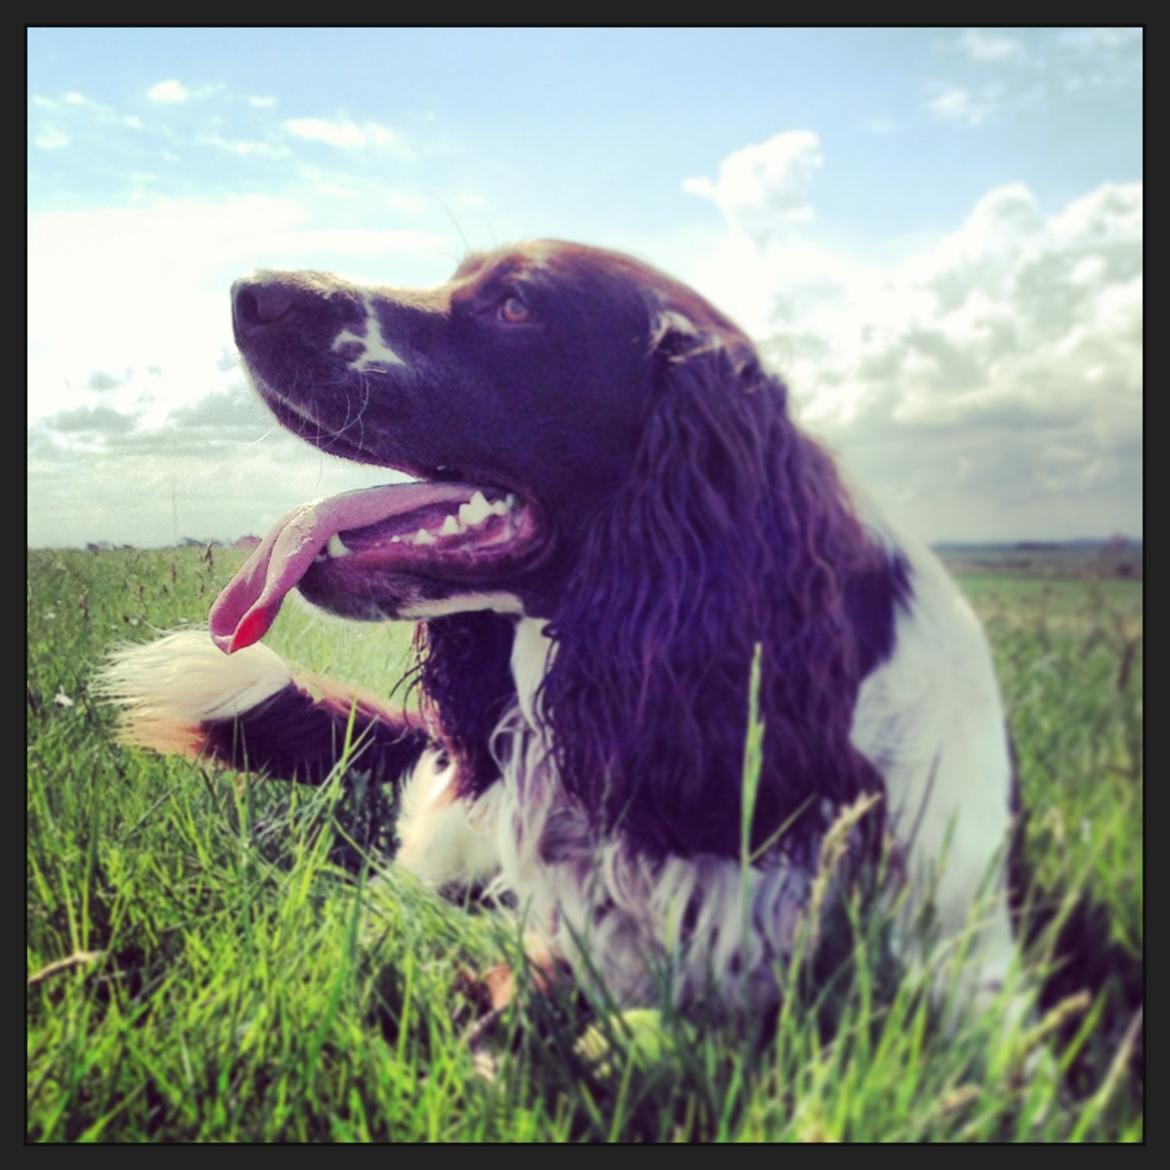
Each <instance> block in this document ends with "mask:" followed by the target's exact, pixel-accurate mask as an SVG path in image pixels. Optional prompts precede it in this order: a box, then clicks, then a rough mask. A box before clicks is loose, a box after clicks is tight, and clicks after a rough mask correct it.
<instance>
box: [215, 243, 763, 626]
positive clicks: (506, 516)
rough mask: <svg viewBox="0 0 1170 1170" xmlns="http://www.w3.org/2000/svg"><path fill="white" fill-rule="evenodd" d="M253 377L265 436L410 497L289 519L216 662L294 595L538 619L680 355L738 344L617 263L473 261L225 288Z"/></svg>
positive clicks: (659, 284)
mask: <svg viewBox="0 0 1170 1170" xmlns="http://www.w3.org/2000/svg"><path fill="white" fill-rule="evenodd" d="M232 314H233V324H234V328H235V336H236V341H237V344H238V346H239V348H240V352H241V354H242V355H243V359H244V362H245V365H246V368H247V370H248V372H249V374H250V376H251V379H252V381H253V383H254V384H255V386H256V388H257V390H258V391H259V393H260V395H261V396H262V397H263V399H264V401H265V402H266V403H267V404H268V406H269V408H270V409H271V410H272V411H273V413H274V414H275V415H276V417H277V419H278V420H279V421H280V422H281V423H282V424H284V425H285V426H286V427H288V428H289V429H290V430H292V431H294V432H295V433H296V434H298V435H301V436H302V437H304V438H305V439H308V440H309V441H310V442H312V443H314V444H316V445H317V446H319V447H321V448H322V449H323V450H325V451H327V452H330V453H331V454H335V455H339V456H342V457H344V458H347V459H352V460H356V461H358V462H361V463H368V464H372V465H376V466H379V467H385V468H387V469H394V470H397V471H402V472H406V473H408V474H410V475H412V476H414V477H417V480H418V481H419V482H417V483H414V484H409V485H403V484H398V485H393V486H389V487H385V488H372V489H369V490H366V491H360V492H353V493H348V494H347V495H345V496H340V497H336V498H335V499H333V500H328V501H322V502H320V503H317V504H313V505H306V506H304V507H302V508H300V509H297V510H295V511H294V512H292V513H290V514H289V515H288V516H287V517H285V519H284V520H282V521H281V523H280V524H279V525H278V526H277V528H276V529H274V531H273V532H272V533H270V534H269V537H268V538H267V539H266V540H265V541H264V543H263V544H262V545H261V548H260V549H259V550H257V554H256V556H255V557H254V558H253V561H252V562H250V564H249V567H248V568H247V569H246V570H245V572H244V573H243V574H241V576H240V577H239V578H237V581H236V582H234V583H233V586H232V587H230V588H229V590H228V591H227V592H226V593H225V595H224V597H223V598H222V599H221V601H220V603H219V604H218V605H217V607H216V609H215V610H214V611H213V614H212V630H213V634H215V636H216V639H217V641H218V642H219V643H220V645H221V646H223V647H224V648H225V649H226V648H235V647H236V646H241V645H246V644H247V643H248V642H250V641H254V640H255V639H256V638H258V637H259V636H261V635H262V634H263V632H264V630H265V629H267V626H268V625H269V624H270V622H271V620H272V617H273V616H274V615H275V611H276V609H277V608H278V607H279V604H280V601H281V599H282V598H283V596H284V595H285V594H286V593H287V592H288V591H289V590H290V589H291V588H293V587H294V586H297V587H299V588H300V589H301V591H302V592H303V593H304V594H305V595H306V596H307V597H308V598H309V599H310V600H312V601H313V602H315V603H317V604H319V605H321V606H322V607H324V608H326V609H329V610H332V611H334V612H337V613H339V614H342V615H343V616H349V617H356V618H383V617H430V616H436V615H438V614H442V613H445V612H454V611H457V610H460V609H474V608H496V609H500V610H509V609H512V610H515V611H527V612H533V613H539V612H542V611H543V612H544V613H545V615H546V616H547V615H548V614H549V613H550V612H551V606H550V604H549V602H548V601H547V598H548V596H549V595H550V591H551V592H555V587H556V582H557V580H558V579H559V578H561V577H563V575H564V573H565V572H567V571H568V570H569V569H570V568H571V565H572V561H573V550H574V549H575V548H576V547H578V546H579V544H580V542H581V540H582V539H583V534H585V533H587V531H588V529H589V525H590V522H591V518H592V517H593V516H595V515H596V514H597V513H598V511H599V509H602V508H603V507H604V506H605V503H606V501H607V499H608V498H609V497H610V496H611V495H612V494H613V493H614V492H616V491H619V490H621V488H622V486H623V485H624V484H625V483H626V482H627V481H628V479H629V476H630V473H631V469H632V467H633V464H634V461H635V457H636V451H637V448H638V443H639V437H640V434H641V432H642V430H643V427H644V425H645V421H646V419H647V416H648V413H649V411H650V410H651V408H652V401H653V398H654V394H655V388H656V385H657V384H658V381H659V372H660V369H661V366H662V363H663V362H669V361H670V359H671V352H670V351H671V343H670V340H669V339H670V338H671V337H685V338H686V339H687V344H690V345H692V346H693V345H695V344H696V343H697V340H698V339H699V338H707V339H708V341H710V340H711V339H714V338H717V339H718V344H719V345H720V346H723V347H725V348H727V349H729V350H734V351H735V352H736V353H738V354H739V355H740V358H739V360H741V361H742V362H743V363H751V362H754V351H753V349H752V346H751V344H750V342H749V341H748V340H747V338H746V337H745V336H744V335H743V334H742V333H741V332H740V331H739V330H738V329H737V328H736V327H735V326H734V325H733V324H732V323H731V322H730V321H729V320H728V319H727V318H726V317H724V316H723V315H722V314H720V313H719V312H718V311H717V310H715V309H714V308H713V307H712V306H711V305H709V304H708V303H707V302H706V301H704V300H703V299H702V298H701V297H699V296H698V295H697V294H696V293H694V292H693V291H692V290H690V289H689V288H687V287H685V286H684V285H681V284H679V283H678V282H676V281H674V280H672V279H671V278H669V277H667V276H665V275H664V274H662V273H660V272H658V271H656V270H654V269H652V268H650V267H649V266H647V265H645V264H642V263H640V262H638V261H636V260H634V259H632V258H630V257H627V256H622V255H619V254H616V253H612V252H607V251H603V250H601V249H596V248H589V247H585V246H582V245H577V244H566V243H561V242H556V241H538V242H534V243H529V244H525V245H521V246H518V247H514V248H508V249H504V250H501V251H498V252H494V253H491V254H489V255H474V256H471V257H469V258H468V259H467V260H466V261H464V263H463V264H461V265H460V267H459V268H458V270H457V271H456V273H455V275H454V277H453V278H452V279H451V280H450V281H449V282H448V283H447V284H445V285H442V286H441V287H438V288H435V289H429V290H425V291H408V290H402V289H394V288H365V287H359V286H355V285H351V284H347V283H345V282H343V281H341V280H339V279H337V278H336V277H334V276H330V275H327V274H323V273H316V272H293V273H277V272H263V273H259V274H258V275H257V276H255V277H254V278H252V279H249V280H242V281H239V282H237V284H236V285H235V286H234V287H233V290H232Z"/></svg>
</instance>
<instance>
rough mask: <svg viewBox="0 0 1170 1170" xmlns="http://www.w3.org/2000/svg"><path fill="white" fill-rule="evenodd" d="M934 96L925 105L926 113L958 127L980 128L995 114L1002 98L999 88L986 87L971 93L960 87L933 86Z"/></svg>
mask: <svg viewBox="0 0 1170 1170" xmlns="http://www.w3.org/2000/svg"><path fill="white" fill-rule="evenodd" d="M931 88H932V89H933V90H934V91H935V93H934V96H933V97H932V98H930V99H929V100H928V101H927V103H926V109H927V111H928V112H929V113H930V114H932V115H933V116H934V117H936V118H938V119H939V120H940V121H943V122H952V123H955V124H956V125H960V126H980V125H982V124H983V123H984V122H985V121H986V120H987V118H988V116H989V115H991V114H992V113H994V112H995V110H996V109H997V108H998V106H999V102H1000V99H1001V97H1002V90H1001V88H1000V87H999V86H986V87H984V88H983V89H981V90H980V91H979V92H977V93H976V92H972V91H971V90H969V89H967V88H965V87H964V86H961V85H947V84H938V83H936V84H934V85H932V86H931Z"/></svg>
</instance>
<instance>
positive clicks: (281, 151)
mask: <svg viewBox="0 0 1170 1170" xmlns="http://www.w3.org/2000/svg"><path fill="white" fill-rule="evenodd" d="M195 141H196V142H198V143H200V144H201V145H203V146H214V147H215V148H216V149H217V150H224V151H227V153H228V154H234V155H236V157H237V158H249V157H253V158H287V157H288V155H289V149H288V147H287V146H279V145H273V144H272V143H270V142H258V141H255V140H249V139H243V138H225V137H224V136H223V135H222V134H220V133H218V132H211V133H203V134H200V135H198V136H197V137H196V139H195Z"/></svg>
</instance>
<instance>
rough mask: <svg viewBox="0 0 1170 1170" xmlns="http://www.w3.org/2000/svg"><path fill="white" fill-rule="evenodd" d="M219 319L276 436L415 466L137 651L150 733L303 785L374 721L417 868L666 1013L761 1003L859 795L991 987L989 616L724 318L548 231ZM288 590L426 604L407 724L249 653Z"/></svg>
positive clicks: (973, 977) (287, 532)
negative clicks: (450, 266)
mask: <svg viewBox="0 0 1170 1170" xmlns="http://www.w3.org/2000/svg"><path fill="white" fill-rule="evenodd" d="M232 320H233V325H234V332H235V338H236V342H237V345H238V347H239V350H240V353H241V355H242V359H243V364H244V366H245V368H246V370H247V372H248V375H249V377H250V379H251V381H252V383H253V384H254V386H255V388H256V390H257V392H258V393H259V395H260V397H261V398H262V399H263V401H264V402H265V404H266V405H267V406H268V408H269V409H270V410H271V412H272V413H273V414H274V415H275V417H276V418H277V420H278V421H279V422H280V423H281V424H283V425H284V426H285V427H287V428H288V429H289V430H291V431H292V432H294V433H295V434H297V435H299V436H301V437H302V438H304V439H306V440H308V441H309V442H310V443H312V444H314V445H316V446H317V447H319V448H321V449H322V450H324V451H327V452H329V453H331V454H333V455H338V456H341V457H343V458H346V459H350V460H353V461H356V462H358V463H363V464H369V465H371V467H372V468H376V469H380V470H389V469H394V470H395V471H399V472H405V473H407V474H408V475H410V476H413V477H414V481H413V482H407V483H395V484H392V485H387V486H380V487H371V488H368V489H362V490H358V491H354V492H348V493H345V494H343V495H340V496H337V497H334V498H332V499H327V500H323V501H317V502H315V503H312V504H307V505H303V506H301V507H298V508H295V509H294V510H293V511H291V512H289V513H288V514H287V515H286V516H284V517H283V518H282V519H281V520H280V521H279V522H278V523H277V524H276V526H275V527H274V528H273V529H272V531H271V532H270V533H269V534H268V535H267V537H265V539H264V540H263V541H262V543H261V544H260V545H259V547H257V548H256V549H255V550H254V552H253V553H252V555H251V557H250V558H249V559H248V561H247V563H246V564H245V565H244V566H243V568H242V569H241V570H240V571H239V573H238V574H237V575H236V577H235V578H234V579H233V580H232V581H231V583H230V584H229V585H228V586H227V587H226V589H225V590H224V591H223V592H222V594H221V595H220V596H219V598H218V600H217V601H216V603H215V605H214V606H213V608H212V610H211V615H210V638H208V637H207V636H206V635H200V634H195V633H191V632H187V633H184V634H178V635H172V636H171V637H169V638H164V639H162V640H161V641H158V642H156V643H154V644H151V645H147V646H145V647H139V648H136V649H134V650H131V651H129V652H126V653H124V654H122V655H121V656H120V657H119V658H118V659H117V660H116V661H115V662H114V663H113V665H112V666H111V668H110V670H109V672H108V675H107V681H106V684H105V686H106V691H107V693H108V694H110V695H111V696H112V697H113V698H114V699H115V700H116V701H118V702H119V703H120V704H121V705H122V706H123V708H124V713H125V723H124V737H125V738H126V740H127V741H128V742H131V743H136V744H139V745H144V746H148V747H152V748H156V749H158V750H162V751H171V752H175V751H177V752H181V753H185V754H187V755H190V756H195V757H200V758H204V759H211V760H213V761H216V762H218V763H220V764H223V765H226V766H231V767H236V768H242V767H248V768H250V769H252V770H263V771H265V772H267V773H269V774H271V775H273V776H281V777H287V778H294V779H297V780H301V781H307V782H311V783H314V782H320V781H321V780H323V779H324V778H325V777H326V776H328V775H329V774H330V772H331V770H332V769H333V768H334V766H335V764H336V762H337V760H338V757H339V755H340V752H341V744H342V742H343V740H344V739H345V732H346V728H347V724H350V723H351V721H352V727H351V730H352V732H353V734H354V736H355V737H356V739H357V741H358V742H359V744H360V745H361V748H360V751H361V755H360V759H359V762H360V765H361V766H362V767H363V768H369V769H372V770H373V771H374V772H375V773H376V774H377V776H378V777H379V778H380V779H383V780H396V781H397V780H399V779H400V778H401V798H400V802H399V808H400V811H399V813H398V821H397V835H398V838H399V840H400V847H399V850H398V853H397V859H396V860H397V864H398V865H399V866H402V867H403V868H405V869H407V870H409V871H411V872H413V873H415V874H417V875H418V876H419V877H420V878H422V879H423V880H425V881H426V882H428V883H430V884H431V885H433V886H435V887H436V888H440V889H443V888H449V887H452V886H460V885H468V884H471V883H477V882H494V883H495V885H496V887H497V888H505V889H507V890H509V891H511V893H512V894H513V895H514V897H515V899H516V902H517V904H518V905H519V906H521V907H522V908H523V910H524V913H525V915H526V922H527V923H528V924H529V926H530V927H531V928H533V929H535V931H536V932H537V933H538V934H539V936H540V937H541V938H542V939H543V940H544V945H545V947H546V950H547V953H548V954H551V955H553V956H555V957H556V961H558V962H560V961H564V962H567V963H568V964H569V965H570V966H572V967H573V968H574V969H575V970H576V972H577V974H578V976H579V977H581V978H582V979H586V978H591V977H595V978H599V979H600V980H602V981H603V982H604V984H605V986H606V987H607V989H608V991H609V992H610V994H611V995H612V996H614V998H615V999H616V1000H617V1001H619V1002H622V1003H626V1004H635V1003H639V1002H643V1003H645V1002H651V1001H653V999H654V997H655V995H656V994H657V993H658V990H657V989H659V988H660V983H659V980H660V977H661V971H662V970H664V969H669V972H670V974H669V986H670V994H671V996H672V997H673V999H674V1000H675V1002H676V1003H678V1004H680V1005H684V1006H685V1005H687V1004H694V1003H696V1002H700V1001H703V1000H705V999H709V998H710V997H711V996H712V995H713V994H714V995H719V994H723V993H727V994H729V995H731V994H733V993H734V994H735V995H744V994H746V996H747V1001H748V1003H749V1004H750V1005H751V1006H752V1007H753V1008H759V1007H761V1006H766V1005H768V1004H772V1003H775V1002H776V1001H777V999H778V996H779V988H778V984H777V978H776V970H777V964H779V963H783V962H784V960H785V959H786V958H787V957H788V956H789V955H790V954H791V953H792V950H793V946H794V938H795V937H796V934H797V931H798V930H799V926H800V922H801V920H802V917H803V915H804V914H805V913H806V912H807V910H808V907H809V899H810V892H811V890H812V887H813V883H814V879H815V877H816V874H817V870H818V864H819V861H820V854H821V850H822V848H823V845H824V841H825V837H826V834H827V833H828V831H829V829H830V827H831V826H832V825H833V824H834V822H835V821H836V820H837V819H838V818H839V817H840V816H841V815H842V813H843V811H844V810H850V809H854V810H857V809H861V808H869V809H870V811H869V812H867V813H866V815H865V817H863V818H861V819H860V820H859V821H858V827H857V829H856V830H855V831H854V833H853V835H852V838H851V840H852V841H853V844H852V845H851V846H850V856H854V857H860V858H862V859H863V860H862V863H863V864H868V863H870V862H872V861H873V859H874V857H875V856H876V852H877V851H878V850H877V849H876V848H875V842H879V841H884V842H886V843H887V845H888V846H889V848H890V849H891V850H892V855H893V857H894V858H896V861H897V869H898V870H899V871H900V872H901V873H902V874H903V875H904V880H905V881H906V882H907V883H909V886H910V889H911V891H912V897H911V899H910V902H911V904H912V905H913V904H914V902H915V899H922V898H926V897H928V896H929V897H931V898H932V899H933V904H934V907H935V911H936V914H937V920H938V923H939V924H940V926H941V929H942V931H943V933H944V935H946V936H949V937H951V938H954V939H957V938H959V937H960V936H962V937H964V938H967V941H968V944H969V945H968V950H967V953H966V958H965V962H964V966H963V974H962V982H963V988H964V991H963V994H964V995H972V996H976V997H985V998H986V997H990V996H994V995H995V994H996V993H997V992H998V990H999V988H1000V987H1001V985H1002V984H1003V981H1004V980H1005V978H1006V977H1007V975H1008V971H1009V968H1010V966H1011V963H1012V960H1013V955H1014V945H1013V939H1012V929H1011V923H1010V915H1009V907H1008V897H1007V890H1006V882H1005V880H1004V869H1005V856H1006V846H1007V842H1008V839H1009V834H1010V830H1011V826H1012V820H1013V813H1014V811H1015V809H1014V799H1015V798H1014V795H1013V794H1014V779H1013V767H1012V762H1011V758H1010V747H1009V740H1008V735H1007V730H1006V727H1005V721H1004V714H1003V710H1002V706H1001V701H1000V696H999V691H998V688H997V684H996V680H995V675H994V672H993V668H992V663H991V658H990V654H989V651H988V647H987V643H986V641H985V639H984V635H983V633H982V630H981V628H980V625H979V623H978V621H977V620H976V618H975V616H974V615H973V613H972V611H971V610H970V608H969V607H968V606H967V604H966V603H965V602H964V600H963V598H962V597H961V596H960V594H959V592H958V590H957V589H956V587H955V586H954V584H953V583H952V581H951V580H950V578H949V577H948V575H947V573H946V572H945V570H944V569H943V568H942V566H941V565H940V564H939V562H938V561H937V560H936V559H935V557H934V556H933V555H932V554H931V553H930V552H929V551H928V550H927V549H926V548H924V547H922V546H919V545H917V544H915V543H913V542H911V541H909V540H906V539H904V538H903V537H901V536H899V535H897V534H895V532H894V531H893V530H892V529H891V528H890V527H889V526H888V525H887V524H885V523H884V522H883V521H882V520H881V518H880V517H879V516H878V514H877V513H876V511H875V510H874V508H873V506H872V504H870V503H868V502H867V501H866V500H865V498H864V497H863V495H862V494H861V493H860V491H859V490H858V489H857V488H855V487H853V486H850V485H849V484H847V482H846V481H845V479H844V478H843V476H842V474H841V473H840V472H839V471H838V469H837V467H836V465H835V463H834V460H833V459H832V458H831V457H830V456H829V454H827V453H826V451H825V450H824V449H823V448H822V447H821V446H819V445H818V444H817V443H816V442H815V441H814V440H813V439H812V438H810V437H809V436H808V435H807V434H805V433H804V432H803V431H802V430H801V429H800V428H799V427H798V426H797V425H796V423H795V422H794V420H793V417H792V414H791V412H790V409H789V404H788V391H787V388H786V386H785V385H784V383H783V382H782V381H781V380H780V378H778V377H777V376H775V375H774V374H772V373H770V372H768V371H767V370H765V368H764V367H763V366H762V364H761V360H760V357H759V354H758V353H757V350H756V348H755V346H754V345H753V343H752V342H751V340H750V339H749V338H748V337H747V335H746V334H745V333H744V332H743V331H742V330H741V329H739V328H738V327H737V326H736V325H735V324H734V323H733V322H732V321H731V320H730V319H729V318H728V317H727V316H725V315H724V314H723V313H721V312H720V311H719V310H718V309H716V308H715V307H714V306H712V305H711V304H709V303H708V302H707V301H706V300H705V299H704V298H703V297H701V296H700V295H699V294H698V293H697V292H695V291H694V290H692V289H691V288H689V287H687V286H685V285H684V284H682V283H680V282H679V281H677V280H674V279H672V278H671V277H669V276H667V275H665V274H664V273H662V272H659V271H657V270H656V269H654V268H652V267H650V266H649V265H647V264H645V263H642V262H640V261H639V260H636V259H634V258H631V257H629V256H625V255H621V254H618V253H615V252H611V251H605V250H602V249H598V248H593V247H588V246H584V245H579V244H571V243H565V242H561V241H550V240H544V241H535V242H529V243H525V244H522V245H519V246H516V247H510V248H505V249H502V250H498V251H494V252H491V253H489V254H475V255H471V256H470V257H468V258H467V259H465V260H464V261H463V262H462V263H461V264H460V265H459V267H458V269H457V270H456V272H455V274H454V276H453V277H452V279H451V280H450V281H449V282H448V283H446V284H444V285H442V286H440V287H437V288H434V289H429V290H424V291H408V290H402V289H396V288H388V287H360V286H356V285H353V284H349V283H346V282H344V281H342V280H340V279H338V278H337V277H335V276H332V275H329V274H326V273H321V272H261V273H258V274H257V275H256V276H255V277H253V278H251V279H247V280H241V281H238V282H237V283H236V284H235V285H234V286H233V289H232ZM376 474H377V473H375V476H376ZM293 589H297V590H299V591H300V593H301V594H302V595H303V597H305V598H307V599H308V601H310V602H311V603H313V604H314V605H316V606H319V607H321V608H322V609H324V610H326V611H328V612H330V613H332V614H337V615H341V616H343V617H347V618H351V619H355V620H357V621H383V620H407V621H412V622H417V623H419V625H418V627H417V633H416V647H417V649H418V666H417V672H418V681H419V683H420V685H421V694H422V700H423V701H422V703H421V706H420V708H419V709H417V710H414V709H411V710H408V709H407V708H406V707H405V706H397V705H395V704H393V703H391V702H390V701H388V700H386V699H384V698H382V697H380V696H378V695H374V694H369V693H364V692H358V691H356V690H354V689H353V688H348V687H343V686H340V685H338V684H336V683H333V682H331V681H329V680H325V679H321V678H318V677H314V676H310V675H308V674H307V673H306V672H303V671H300V670H299V669H297V668H295V667H290V666H289V665H287V664H286V663H284V662H283V661H282V660H281V659H279V658H278V657H277V656H276V655H275V654H273V653H272V652H271V651H269V650H268V649H267V648H265V647H264V646H263V645H261V644H259V640H260V639H261V638H262V637H263V635H264V633H265V632H266V631H267V630H268V628H269V627H270V626H271V624H272V622H273V620H274V618H275V616H276V613H277V611H278V610H279V608H280V606H281V603H282V601H283V599H284V598H285V597H286V596H287V594H288V593H289V592H290V591H292V590H293ZM753 664H754V667H753ZM753 670H754V681H753ZM753 705H754V708H755V709H756V710H757V714H758V721H757V728H758V727H759V726H760V725H762V746H761V747H760V749H759V759H758V761H757V763H756V764H754V765H752V764H751V763H750V762H749V764H748V765H747V766H746V767H745V758H746V757H745V740H746V737H747V735H748V731H749V711H750V710H752V709H753ZM745 776H748V777H749V782H746V783H745ZM871 806H872V807H871ZM866 824H868V825H869V826H870V831H869V832H868V833H866V832H863V831H862V830H863V828H864V826H865V825H866ZM858 842H860V844H859V843H858ZM988 880H990V887H989V888H990V891H991V893H990V902H989V903H988V905H987V907H986V908H985V910H983V911H982V912H981V913H980V914H979V917H978V922H977V924H975V925H974V926H972V924H971V923H970V922H969V916H970V915H971V912H972V908H973V906H974V905H975V903H976V898H977V894H978V892H979V891H980V889H981V888H985V887H984V883H985V882H986V881H988Z"/></svg>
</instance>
